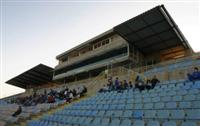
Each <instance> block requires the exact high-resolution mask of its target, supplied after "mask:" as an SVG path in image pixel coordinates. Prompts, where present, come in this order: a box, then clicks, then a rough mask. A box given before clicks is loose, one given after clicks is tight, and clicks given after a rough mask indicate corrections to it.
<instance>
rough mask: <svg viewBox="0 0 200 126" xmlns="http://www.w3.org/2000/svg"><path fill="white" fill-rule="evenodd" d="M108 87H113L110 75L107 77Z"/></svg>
mask: <svg viewBox="0 0 200 126" xmlns="http://www.w3.org/2000/svg"><path fill="white" fill-rule="evenodd" d="M108 87H109V90H113V89H114V87H113V80H112V77H110V78H109V79H108Z"/></svg>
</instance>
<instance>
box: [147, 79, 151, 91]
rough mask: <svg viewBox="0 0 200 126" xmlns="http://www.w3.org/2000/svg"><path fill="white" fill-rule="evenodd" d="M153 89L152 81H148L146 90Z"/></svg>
mask: <svg viewBox="0 0 200 126" xmlns="http://www.w3.org/2000/svg"><path fill="white" fill-rule="evenodd" d="M151 88H152V84H151V81H150V80H147V83H146V89H147V90H150V89H151Z"/></svg>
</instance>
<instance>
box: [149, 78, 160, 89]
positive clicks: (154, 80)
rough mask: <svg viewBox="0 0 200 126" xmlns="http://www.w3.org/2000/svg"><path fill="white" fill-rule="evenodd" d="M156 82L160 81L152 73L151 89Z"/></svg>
mask: <svg viewBox="0 0 200 126" xmlns="http://www.w3.org/2000/svg"><path fill="white" fill-rule="evenodd" d="M158 83H160V81H159V80H158V79H157V77H156V75H154V76H153V78H152V80H151V89H153V88H154V87H155V86H156V84H158Z"/></svg>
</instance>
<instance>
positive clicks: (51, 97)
mask: <svg viewBox="0 0 200 126" xmlns="http://www.w3.org/2000/svg"><path fill="white" fill-rule="evenodd" d="M47 102H48V103H54V102H55V97H54V96H52V95H49V96H48V98H47Z"/></svg>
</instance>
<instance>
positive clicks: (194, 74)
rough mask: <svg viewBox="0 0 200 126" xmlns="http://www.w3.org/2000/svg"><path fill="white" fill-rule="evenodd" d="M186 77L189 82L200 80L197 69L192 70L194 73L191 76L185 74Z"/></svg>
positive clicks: (199, 73) (199, 72)
mask: <svg viewBox="0 0 200 126" xmlns="http://www.w3.org/2000/svg"><path fill="white" fill-rule="evenodd" d="M187 75H188V80H190V81H195V80H200V71H199V69H198V68H197V67H195V68H194V72H193V73H192V74H189V73H188V74H187Z"/></svg>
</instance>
